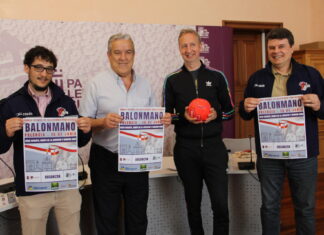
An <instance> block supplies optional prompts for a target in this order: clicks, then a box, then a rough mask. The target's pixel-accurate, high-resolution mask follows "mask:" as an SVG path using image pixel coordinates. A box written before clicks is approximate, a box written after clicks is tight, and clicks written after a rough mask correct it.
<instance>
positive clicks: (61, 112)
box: [56, 107, 69, 117]
mask: <svg viewBox="0 0 324 235" xmlns="http://www.w3.org/2000/svg"><path fill="white" fill-rule="evenodd" d="M56 111H57V115H58V116H59V117H64V116H65V115H68V114H69V112H68V111H66V109H65V108H63V107H58V108H57V109H56Z"/></svg>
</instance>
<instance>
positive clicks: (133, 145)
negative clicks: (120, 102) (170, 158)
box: [118, 107, 165, 172]
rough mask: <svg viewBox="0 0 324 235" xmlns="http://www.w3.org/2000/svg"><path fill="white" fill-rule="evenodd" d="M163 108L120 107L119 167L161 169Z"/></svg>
mask: <svg viewBox="0 0 324 235" xmlns="http://www.w3.org/2000/svg"><path fill="white" fill-rule="evenodd" d="M164 112H165V110H164V108H161V107H156V108H155V107H144V108H120V109H119V115H121V116H122V117H123V121H122V122H121V123H120V125H119V136H118V143H119V144H118V153H119V154H118V157H119V159H118V170H119V171H124V172H141V171H151V170H159V169H161V166H162V158H163V141H164V126H163V124H162V123H161V118H162V117H163V115H164Z"/></svg>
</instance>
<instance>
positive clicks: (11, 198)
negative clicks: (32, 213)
mask: <svg viewBox="0 0 324 235" xmlns="http://www.w3.org/2000/svg"><path fill="white" fill-rule="evenodd" d="M16 206H17V199H16V195H15V192H8V193H0V212H2V211H5V210H9V209H11V208H14V207H16Z"/></svg>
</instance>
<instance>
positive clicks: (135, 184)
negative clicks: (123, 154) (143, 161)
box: [89, 144, 149, 235]
mask: <svg viewBox="0 0 324 235" xmlns="http://www.w3.org/2000/svg"><path fill="white" fill-rule="evenodd" d="M89 167H90V169H91V181H92V190H93V200H94V208H95V221H96V227H97V232H98V235H117V234H119V231H118V225H119V221H118V218H119V212H120V204H121V203H120V202H121V199H122V197H123V199H124V205H125V211H124V214H125V232H126V235H144V234H146V229H147V214H146V210H147V201H148V189H149V188H148V172H140V173H125V172H118V155H117V154H116V153H112V152H110V151H108V150H106V149H105V148H103V147H101V146H99V145H96V144H92V146H91V150H90V159H89Z"/></svg>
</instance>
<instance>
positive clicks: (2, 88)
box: [0, 19, 195, 178]
mask: <svg viewBox="0 0 324 235" xmlns="http://www.w3.org/2000/svg"><path fill="white" fill-rule="evenodd" d="M187 27H190V28H195V26H188V25H158V24H125V23H103V22H59V21H39V20H9V19H7V20H0V99H2V98H5V97H7V96H8V95H9V94H11V93H13V92H14V91H16V90H17V89H18V88H20V87H21V86H22V84H23V83H24V82H25V81H26V79H27V76H26V74H25V73H24V71H23V62H22V61H23V58H24V54H25V52H26V51H27V50H29V49H30V48H31V47H34V46H35V45H42V46H45V47H48V48H50V49H51V50H53V52H54V53H55V54H56V55H57V57H58V67H57V69H58V71H57V73H56V74H55V76H54V81H55V82H56V83H57V84H58V85H59V86H61V87H62V88H63V89H64V91H65V93H67V94H68V95H70V96H71V97H72V98H73V99H74V100H75V101H76V103H77V105H78V103H79V101H80V99H81V97H82V89H83V87H84V86H85V85H86V82H87V80H88V79H90V78H91V77H93V76H94V75H95V74H96V73H98V72H101V71H104V70H106V69H107V66H108V60H107V56H106V51H107V49H106V48H107V40H108V38H109V37H110V35H112V34H115V33H118V32H123V33H129V34H130V35H131V36H132V37H133V40H134V42H135V50H136V57H135V65H134V66H135V70H136V72H137V73H139V74H140V75H142V76H143V77H146V78H147V79H148V80H149V82H150V83H151V85H152V88H153V90H154V92H155V94H156V98H157V100H158V101H159V102H162V87H163V81H164V78H165V76H166V75H167V74H169V73H171V72H172V71H174V70H176V69H177V68H179V67H180V66H181V65H182V59H181V57H180V55H179V52H178V47H177V37H178V34H179V31H180V30H181V29H182V28H187ZM166 133H167V135H166V141H165V148H164V149H165V150H164V155H170V154H171V152H172V148H173V144H174V136H173V128H172V127H169V128H167V130H166ZM0 144H1V143H0ZM88 151H89V145H88V146H87V147H84V148H82V149H81V150H80V153H81V155H82V157H83V159H84V161H85V162H87V160H88ZM0 157H1V158H3V159H4V160H5V161H6V162H7V163H8V164H9V165H11V166H12V150H10V151H9V152H7V153H6V154H3V155H0ZM6 177H12V174H11V173H10V171H9V170H8V169H7V168H6V167H5V166H4V165H3V163H1V162H0V178H6Z"/></svg>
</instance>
